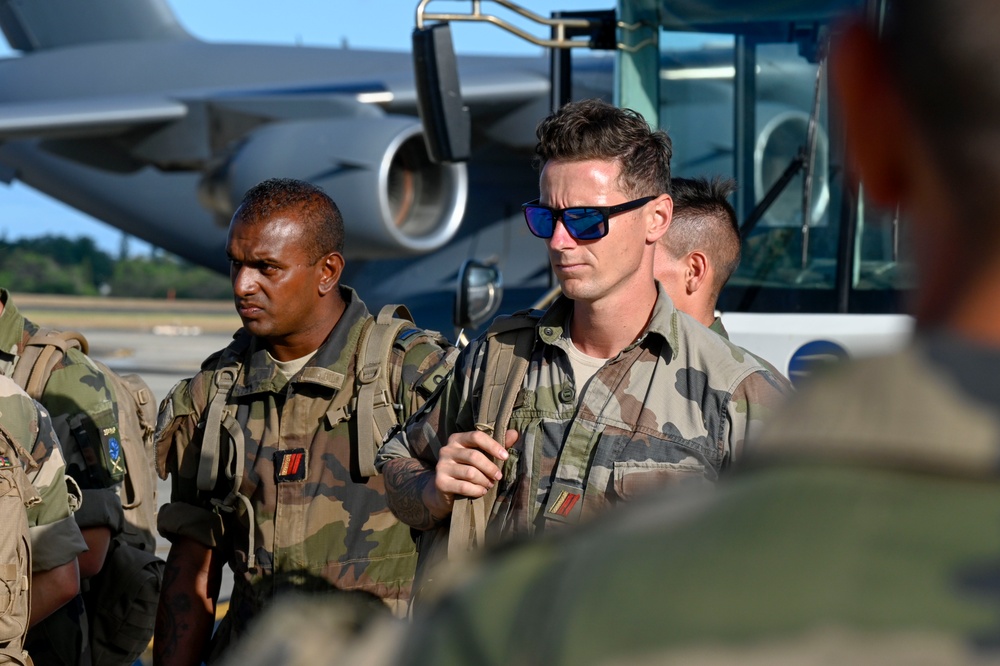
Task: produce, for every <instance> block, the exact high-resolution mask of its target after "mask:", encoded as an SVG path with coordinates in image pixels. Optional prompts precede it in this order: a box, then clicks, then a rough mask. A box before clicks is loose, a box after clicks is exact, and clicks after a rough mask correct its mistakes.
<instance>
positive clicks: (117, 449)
mask: <svg viewBox="0 0 1000 666" xmlns="http://www.w3.org/2000/svg"><path fill="white" fill-rule="evenodd" d="M108 455H109V456H111V460H112V461H114V462H118V461H119V460H120V459H121V457H122V446H121V444H119V443H118V438H117V437H109V438H108Z"/></svg>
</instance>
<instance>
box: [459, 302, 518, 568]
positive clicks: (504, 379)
mask: <svg viewBox="0 0 1000 666" xmlns="http://www.w3.org/2000/svg"><path fill="white" fill-rule="evenodd" d="M532 324H533V322H532ZM501 326H502V332H500V333H497V334H495V335H491V336H489V337H488V338H487V342H486V368H485V369H484V371H483V376H484V379H483V392H482V396H481V398H480V403H479V414H478V415H477V418H476V430H479V431H480V432H485V433H486V434H487V435H489V436H490V437H492V438H493V439H494V440H496V441H497V442H499V443H500V444H501V445H502V444H503V440H504V435H505V433H506V432H507V425H508V424H509V423H510V417H511V414H512V413H513V411H514V403H515V400H516V399H517V394H518V393H519V391H520V389H521V384H522V383H523V382H524V375H525V373H527V371H528V362H529V359H530V357H531V350H532V347H533V346H534V343H535V329H534V326H533V325H531V326H528V325H527V323H526V322H523V321H522V322H520V323H517V324H516V325H512V324H511V323H510V320H504V321H503V323H502V324H501ZM498 328H499V327H498ZM491 330H493V327H491ZM498 487H499V485H498V484H493V487H492V488H490V489H489V491H487V493H486V494H485V495H483V496H482V497H476V498H467V497H463V498H457V499H456V500H455V504H454V506H453V507H452V514H451V526H450V528H449V532H448V557H449V558H455V557H461V556H463V555H464V554H465V553H466V552H468V551H470V550H473V549H476V548H482V547H483V546H485V545H486V523H487V522H488V521H489V518H490V515H491V514H492V513H493V505H494V504H495V503H496V497H497V489H498Z"/></svg>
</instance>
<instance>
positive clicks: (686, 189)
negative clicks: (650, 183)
mask: <svg viewBox="0 0 1000 666" xmlns="http://www.w3.org/2000/svg"><path fill="white" fill-rule="evenodd" d="M735 191H736V181H734V180H733V179H731V178H719V177H716V178H713V179H712V180H707V179H705V178H674V179H673V183H672V186H671V192H670V195H671V197H672V198H673V200H674V215H673V219H672V220H671V222H670V226H669V227H667V233H665V234H663V236H661V237H660V240H659V242H660V243H663V246H664V248H666V250H667V252H669V253H670V256H672V257H673V258H674V259H680V258H681V257H684V256H687V255H688V254H690V253H691V252H694V251H695V250H700V251H701V252H704V253H705V254H706V255H707V256H708V260H709V261H710V262H711V263H712V267H713V268H714V269H715V281H714V283H713V284H712V293H713V296H714V297H717V296H718V295H719V292H721V291H722V288H723V287H724V286H725V285H726V282H727V281H729V278H730V277H731V276H732V274H733V273H734V272H735V271H736V268H737V267H738V266H739V265H740V232H739V225H738V223H737V221H736V211H735V210H734V209H733V206H732V205H731V204H730V203H729V197H730V196H731V195H732V194H733V192H735Z"/></svg>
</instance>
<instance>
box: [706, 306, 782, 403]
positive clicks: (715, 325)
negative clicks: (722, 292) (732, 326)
mask: <svg viewBox="0 0 1000 666" xmlns="http://www.w3.org/2000/svg"><path fill="white" fill-rule="evenodd" d="M708 330H710V331H714V332H715V333H718V334H719V335H721V336H722V337H724V338H725V339H726V340H728V339H729V331H727V330H726V327H725V326H723V325H722V317H716V318H715V321H713V322H712V325H711V326H709V327H708ZM740 349H742V350H743V353H744V354H749V355H750V356H752V357H753V359H754V360H755V361H757V362H758V363H760V364H761V365H762V366H764V367H765V368H767V369H768V370H769V371H770V372H771V376H772V377H774V378H775V379H777V380H778V382H779V383H781V385H782V388H783V389H784V391H785V393H791V392H792V391H794V390H795V388H794V387H793V386H792V382H790V381H789V380H788V377H785V375H783V374H782V373H781V371H780V370H778V369H777V368H776V367H774V366H773V365H771V363H770V361H768V360H767V359H765V358H763V357H761V356H757V354H754V353H753V352H752V351H750V350H749V349H747V348H745V347H740Z"/></svg>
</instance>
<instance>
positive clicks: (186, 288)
mask: <svg viewBox="0 0 1000 666" xmlns="http://www.w3.org/2000/svg"><path fill="white" fill-rule="evenodd" d="M0 286H2V287H5V288H7V289H10V290H11V291H20V292H25V293H34V294H67V295H77V296H94V295H98V294H107V295H111V296H127V297H132V298H168V297H173V298H206V299H213V298H230V297H231V295H232V289H231V287H230V284H229V280H228V279H227V278H226V277H225V276H223V275H220V274H219V273H216V272H214V271H210V270H208V269H207V268H202V267H201V266H195V265H193V264H190V263H187V262H185V261H183V260H181V259H179V258H177V257H175V256H172V255H168V254H165V253H157V254H154V255H153V256H145V257H129V256H126V253H125V252H123V253H122V256H121V257H119V258H117V259H116V258H114V257H112V256H111V255H110V254H108V253H107V252H105V251H104V250H101V249H100V248H98V247H97V245H96V244H95V243H94V241H93V240H92V239H90V238H77V239H69V238H64V237H61V236H41V237H38V238H25V239H21V240H17V241H7V240H0Z"/></svg>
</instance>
